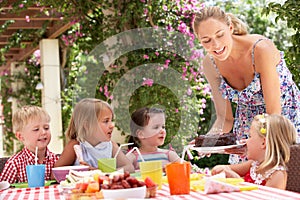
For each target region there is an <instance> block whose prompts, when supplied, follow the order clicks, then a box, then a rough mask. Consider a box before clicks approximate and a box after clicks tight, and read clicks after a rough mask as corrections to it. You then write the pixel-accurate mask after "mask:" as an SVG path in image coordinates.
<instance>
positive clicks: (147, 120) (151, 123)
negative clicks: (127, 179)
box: [126, 107, 180, 170]
mask: <svg viewBox="0 0 300 200" xmlns="http://www.w3.org/2000/svg"><path fill="white" fill-rule="evenodd" d="M165 121H166V119H165V113H164V111H163V110H162V109H158V108H147V107H144V108H140V109H138V110H136V111H135V112H134V113H133V114H132V115H131V122H130V129H131V138H130V140H129V141H130V142H132V141H133V142H134V143H135V144H134V146H137V147H138V148H139V151H140V152H141V154H142V156H143V159H144V160H145V161H150V160H161V161H162V164H163V167H164V166H165V165H166V164H167V163H169V162H177V161H180V158H179V156H178V155H177V153H176V152H175V151H172V150H169V149H161V148H158V147H159V146H161V145H163V144H164V141H165V138H166V134H167V133H166V129H165ZM126 156H127V157H128V158H129V160H130V161H131V163H132V164H133V165H134V167H135V169H136V170H138V169H139V162H141V158H140V157H139V155H138V154H137V153H136V152H135V151H134V152H132V153H127V154H126Z"/></svg>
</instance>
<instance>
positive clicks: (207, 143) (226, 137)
mask: <svg viewBox="0 0 300 200" xmlns="http://www.w3.org/2000/svg"><path fill="white" fill-rule="evenodd" d="M234 144H236V136H235V134H234V133H224V134H216V135H199V136H198V137H196V138H195V147H214V146H227V145H234Z"/></svg>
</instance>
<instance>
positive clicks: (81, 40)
mask: <svg viewBox="0 0 300 200" xmlns="http://www.w3.org/2000/svg"><path fill="white" fill-rule="evenodd" d="M1 2H2V1H1V0H0V3H1ZM35 3H36V1H34V0H27V1H24V0H19V1H17V3H16V4H14V5H13V7H12V10H11V12H18V11H20V10H22V9H26V7H29V6H30V5H32V4H35ZM39 4H40V6H51V7H52V8H53V9H54V10H55V11H58V12H61V13H64V19H63V20H67V21H72V23H73V26H72V28H71V29H69V30H68V31H67V32H65V33H63V34H62V35H61V36H60V37H59V44H60V51H61V52H60V57H61V86H62V88H61V91H62V93H61V95H62V98H61V104H62V117H63V130H64V131H65V130H66V128H67V126H68V123H69V119H70V116H71V113H72V109H73V104H74V96H75V95H76V94H75V93H76V92H78V91H80V92H82V93H85V92H86V91H82V90H81V89H82V88H80V86H81V85H80V83H79V81H78V77H85V75H86V74H87V73H91V72H89V71H88V70H87V68H86V67H85V63H86V62H88V60H89V59H90V53H91V52H92V50H94V49H95V47H97V45H99V44H101V43H102V42H104V41H105V40H107V39H108V38H110V37H113V36H115V35H117V34H119V33H123V32H124V31H128V30H133V29H139V28H146V27H152V28H154V29H156V28H164V29H166V30H168V31H170V32H178V33H180V34H182V35H184V36H185V38H187V40H188V41H189V45H190V46H189V47H190V51H189V56H190V58H191V59H190V60H191V61H187V59H185V58H184V57H182V56H180V55H177V54H174V53H172V52H171V51H167V50H165V49H163V48H144V49H138V50H135V51H132V52H128V53H126V54H124V55H121V56H120V57H118V59H116V60H115V61H114V62H113V63H112V64H110V65H109V67H108V68H107V69H106V70H105V71H104V72H103V74H102V76H101V77H99V80H98V83H97V86H96V87H95V88H94V90H95V97H96V98H100V99H103V100H105V101H108V102H109V103H111V102H112V101H113V100H115V99H114V96H113V91H114V89H115V87H116V85H117V84H118V82H119V81H120V80H121V79H122V77H124V75H125V74H126V73H128V72H129V71H131V70H133V69H134V68H136V67H137V66H141V65H145V66H147V65H149V66H151V64H157V65H158V64H159V65H158V66H159V69H158V71H160V72H163V71H164V70H168V69H173V70H176V72H178V73H180V75H181V79H182V82H186V83H187V84H188V85H189V86H190V87H189V88H188V89H187V91H186V93H185V94H184V95H187V96H192V98H187V99H188V101H186V102H184V104H182V102H180V101H181V100H180V99H179V98H178V96H176V95H175V94H174V91H173V90H174V89H170V88H169V87H166V86H164V85H161V84H158V83H156V82H155V80H153V79H152V78H151V77H150V74H149V77H148V76H144V77H142V79H143V81H142V82H141V83H139V84H140V87H139V88H137V89H136V90H134V92H133V93H128V91H126V90H124V96H128V95H129V96H130V100H129V102H127V103H128V104H129V113H131V112H132V111H133V110H135V109H137V108H140V107H143V106H159V107H162V108H164V109H165V111H166V115H167V122H166V129H167V133H168V135H167V138H166V140H165V144H164V147H165V148H168V147H169V145H170V144H171V145H172V147H173V148H174V149H175V150H176V151H177V152H178V153H179V154H180V152H181V150H182V147H183V145H186V144H188V142H189V141H190V140H192V139H193V138H194V137H195V136H196V135H198V134H205V133H207V131H208V130H209V128H210V125H211V124H212V122H213V120H214V109H213V104H212V102H211V96H210V90H209V87H208V84H207V82H206V80H205V78H204V76H203V73H202V70H201V62H202V57H203V55H204V54H205V52H203V50H202V49H201V46H200V45H199V42H198V41H197V39H196V38H195V37H194V35H193V32H192V29H191V21H192V19H193V13H195V12H197V11H199V9H201V8H202V7H203V6H209V5H218V6H220V7H222V8H224V9H225V10H226V11H227V12H231V13H234V14H235V15H237V16H238V17H239V18H240V19H242V20H244V21H245V22H247V24H248V26H249V32H250V33H257V34H262V35H264V36H266V37H268V38H270V39H272V40H273V41H274V43H275V44H276V46H277V47H278V48H279V49H280V50H282V51H284V52H285V57H286V61H287V64H288V67H289V69H290V70H291V72H292V73H293V75H294V80H295V81H296V83H298V86H299V83H300V75H299V74H300V73H299V66H300V47H299V44H300V33H299V28H300V22H299V18H300V16H299V15H300V14H299V10H300V3H299V1H297V0H287V1H285V3H284V4H278V3H269V2H266V1H264V0H258V1H256V0H235V1H234V0H231V1H224V0H223V1H221V0H218V1H196V0H78V1H75V0H64V1H56V0H47V1H45V0H42V1H39ZM21 5H22V6H21ZM0 10H1V8H0ZM41 12H43V11H41ZM74 13H76V15H74ZM10 23H13V22H10V21H7V23H6V24H5V25H3V26H2V27H0V31H3V30H5V29H6V28H7V26H8V25H9V24H10ZM44 32H45V30H43V29H41V30H39V31H35V32H29V31H28V32H27V31H23V32H19V33H18V34H16V35H14V37H13V38H11V40H10V44H8V45H7V47H9V46H12V45H16V44H17V45H18V44H19V45H21V44H20V41H21V40H26V38H30V37H35V38H36V39H37V40H36V41H37V42H38V41H39V40H40V39H42V38H43V33H44ZM162 39H165V40H168V39H170V40H171V38H162ZM7 49H8V48H2V49H1V55H3V53H4V52H5V51H7ZM1 62H2V63H4V62H5V59H4V57H3V56H2V57H1ZM25 66H26V67H25V73H20V74H16V75H13V76H12V75H10V73H9V72H8V71H4V72H3V73H2V75H1V97H2V104H3V122H4V123H3V128H4V137H5V139H4V149H5V152H6V154H7V155H11V154H12V153H13V139H15V136H14V133H13V132H12V125H11V105H10V101H9V98H10V97H14V98H16V99H17V100H18V105H19V106H22V105H26V104H33V105H41V92H40V91H38V90H36V88H35V87H36V85H37V84H38V83H39V82H40V81H41V80H40V65H39V51H36V52H35V53H34V55H32V57H31V58H30V59H28V60H27V61H26V62H25ZM199 66H200V67H199ZM137 77H138V74H136V76H135V75H134V74H133V75H132V76H131V77H130V78H131V79H132V80H134V79H137ZM139 78H141V77H139ZM166 79H168V77H166ZM169 79H172V77H169ZM17 81H22V82H24V83H25V84H24V85H25V86H26V87H24V88H22V89H20V90H18V91H14V90H12V88H11V84H12V83H13V82H17ZM80 81H84V82H85V84H88V81H89V80H88V79H84V78H81V79H80ZM119 103H120V104H122V100H120V102H119ZM123 103H124V102H123ZM183 105H184V106H183ZM183 113H184V114H185V115H187V116H188V119H189V121H184V124H180V122H181V117H182V115H183ZM125 122H127V121H126V115H123V114H122V113H116V116H115V124H116V127H117V128H119V130H120V131H121V132H122V134H126V132H127V131H126V130H124V128H123V127H126V126H127V125H126V124H124V123H125ZM195 126H196V127H195ZM61 139H62V140H64V142H65V139H66V138H65V137H64V135H62V136H61ZM20 148H22V147H21V146H20ZM194 155H195V156H194V159H193V161H192V162H193V163H196V164H197V165H198V166H200V167H211V166H214V165H215V164H221V163H227V157H228V156H227V155H213V156H211V157H210V158H203V159H199V158H198V157H197V154H195V152H194Z"/></svg>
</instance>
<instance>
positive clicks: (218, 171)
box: [211, 165, 231, 175]
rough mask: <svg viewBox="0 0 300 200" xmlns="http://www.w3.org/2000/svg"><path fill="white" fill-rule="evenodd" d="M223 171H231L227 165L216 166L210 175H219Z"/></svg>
mask: <svg viewBox="0 0 300 200" xmlns="http://www.w3.org/2000/svg"><path fill="white" fill-rule="evenodd" d="M225 170H231V169H230V167H229V166H228V165H217V166H215V167H214V168H212V170H211V175H216V174H220V173H221V172H224V171H225Z"/></svg>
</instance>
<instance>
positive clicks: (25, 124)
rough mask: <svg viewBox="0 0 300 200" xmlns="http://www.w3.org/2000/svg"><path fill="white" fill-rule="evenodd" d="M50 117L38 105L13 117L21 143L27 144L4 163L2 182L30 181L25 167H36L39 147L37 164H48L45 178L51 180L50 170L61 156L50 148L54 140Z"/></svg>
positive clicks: (25, 107) (21, 110) (15, 130)
mask: <svg viewBox="0 0 300 200" xmlns="http://www.w3.org/2000/svg"><path fill="white" fill-rule="evenodd" d="M49 123H50V116H49V114H48V113H47V112H46V111H45V110H43V109H42V108H41V107H38V106H24V107H22V108H20V109H19V110H17V111H16V113H15V114H14V115H13V119H12V124H13V129H14V132H15V134H16V137H17V138H18V140H20V141H21V142H22V143H23V144H24V148H23V150H22V151H20V152H18V153H17V154H15V155H13V156H12V157H11V158H10V159H9V160H8V161H7V162H6V164H5V166H4V169H3V171H2V173H1V174H0V181H8V182H9V183H18V182H27V176H26V165H34V164H35V150H36V147H37V148H38V151H37V157H38V164H45V166H46V171H45V179H46V180H50V179H51V169H52V168H53V166H54V163H55V162H56V161H57V160H58V155H56V154H54V153H52V152H50V151H49V149H48V148H47V145H48V144H49V142H50V140H51V133H50V125H49Z"/></svg>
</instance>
